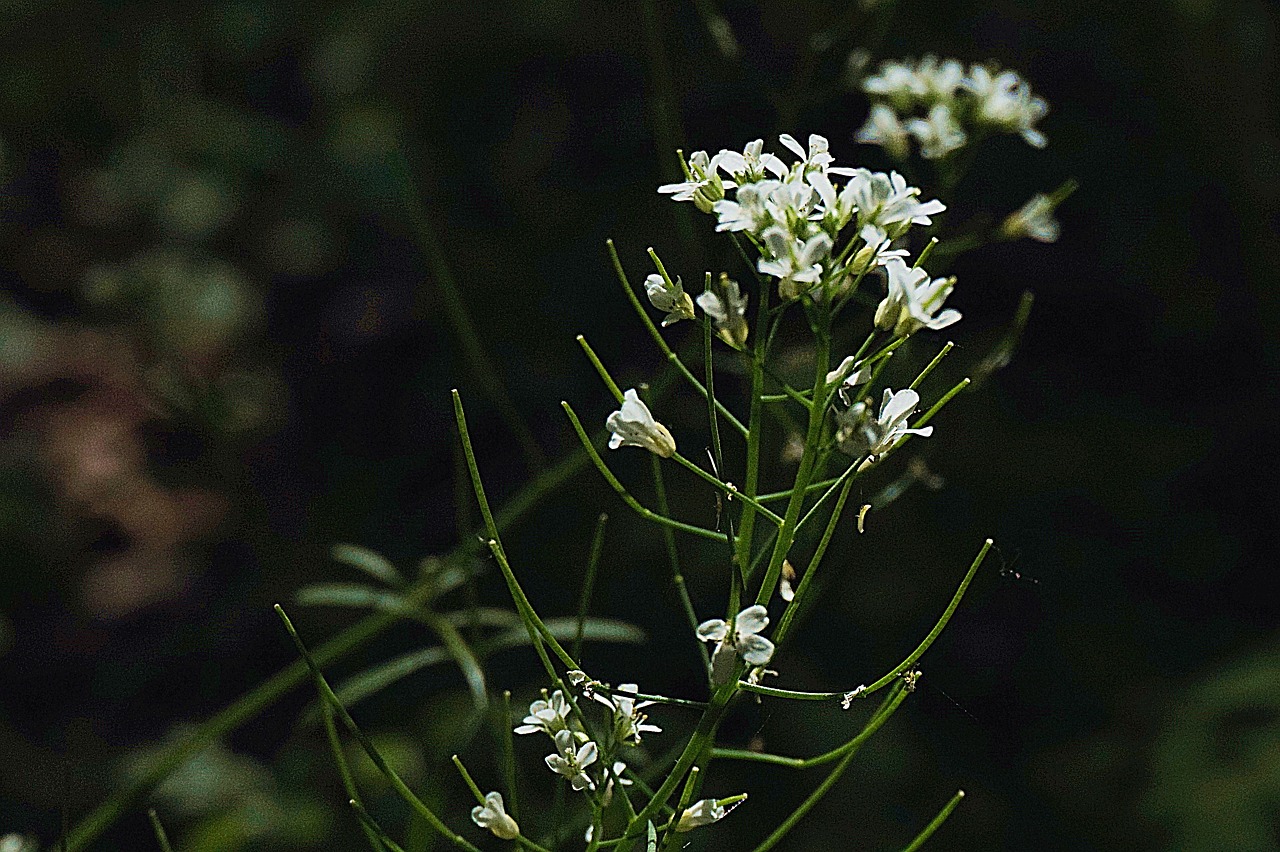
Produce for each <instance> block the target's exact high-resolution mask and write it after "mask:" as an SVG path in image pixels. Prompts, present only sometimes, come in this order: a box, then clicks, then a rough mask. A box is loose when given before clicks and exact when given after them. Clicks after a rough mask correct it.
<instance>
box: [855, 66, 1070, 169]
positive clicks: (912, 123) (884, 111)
mask: <svg viewBox="0 0 1280 852" xmlns="http://www.w3.org/2000/svg"><path fill="white" fill-rule="evenodd" d="M862 90H863V91H864V92H865V93H866V94H867V96H868V97H870V98H871V114H870V115H869V116H868V118H867V122H866V124H864V125H863V126H862V129H861V130H859V131H858V133H857V136H856V137H855V138H856V139H857V140H858V141H859V142H864V143H866V144H869V145H880V146H882V147H883V148H884V149H885V150H886V151H888V152H889V154H890V155H891V156H892V157H894V158H895V159H898V160H905V159H906V157H907V155H908V153H909V152H910V148H911V140H912V139H915V141H916V143H917V144H918V145H919V147H920V156H922V157H924V158H925V159H939V158H942V157H945V156H947V155H948V154H950V153H951V152H952V151H955V150H957V149H959V148H961V147H963V146H964V145H965V143H966V142H967V141H969V139H970V138H971V137H972V136H976V135H980V134H985V133H993V132H994V133H1017V134H1019V135H1021V136H1022V138H1023V139H1025V140H1026V141H1027V144H1029V145H1032V146H1034V147H1036V148H1043V147H1044V146H1045V144H1046V142H1047V140H1046V139H1045V136H1044V134H1043V133H1041V132H1040V131H1039V130H1037V129H1036V126H1035V125H1036V122H1038V121H1039V120H1040V119H1041V118H1043V117H1044V115H1045V113H1047V112H1048V111H1049V105H1048V103H1046V102H1045V100H1044V99H1043V98H1041V97H1038V96H1036V95H1033V94H1032V93H1031V87H1030V86H1028V85H1027V82H1026V81H1025V80H1023V79H1022V77H1021V76H1019V75H1018V73H1017V72H1015V71H1001V70H999V69H998V68H996V67H995V66H993V65H981V64H974V65H970V66H969V67H968V68H965V66H964V65H962V64H961V63H960V62H959V60H956V59H945V60H939V59H938V58H937V57H936V56H925V57H924V58H922V59H921V60H919V61H918V62H912V61H911V60H905V61H901V62H895V61H890V62H885V63H884V64H882V65H881V66H880V70H879V72H878V73H876V74H874V75H872V76H870V77H867V78H866V79H864V80H863V81H862Z"/></svg>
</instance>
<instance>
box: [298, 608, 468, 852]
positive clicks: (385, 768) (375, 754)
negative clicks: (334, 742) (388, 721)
mask: <svg viewBox="0 0 1280 852" xmlns="http://www.w3.org/2000/svg"><path fill="white" fill-rule="evenodd" d="M275 611H276V615H278V616H280V620H281V621H282V622H283V623H284V627H285V630H286V631H288V633H289V638H290V639H292V640H293V643H294V645H296V646H297V648H298V653H299V654H300V655H301V656H302V659H303V661H304V662H305V663H306V666H307V668H308V669H309V670H310V671H311V676H312V677H313V678H314V679H315V682H316V688H317V689H318V690H319V691H320V696H321V697H322V698H323V699H324V700H326V701H328V702H329V703H330V706H332V707H333V710H334V712H335V713H337V714H338V718H340V719H341V720H342V723H343V724H344V725H346V726H347V730H348V731H350V732H351V735H352V736H353V737H355V738H356V742H358V743H360V747H361V748H363V749H364V751H365V754H367V755H369V759H370V760H372V761H373V765H374V766H376V767H378V770H379V771H380V772H382V774H383V775H385V776H386V778H387V780H388V781H390V782H391V786H392V787H393V788H394V789H395V791H396V792H397V793H399V794H400V797H401V798H402V799H404V800H405V802H407V803H408V805H409V806H410V807H411V808H412V809H413V810H414V812H415V813H416V814H417V815H418V816H420V817H422V818H423V819H425V820H426V821H427V822H428V823H429V824H430V825H431V827H432V828H434V829H435V830H436V832H437V833H439V834H440V835H441V836H442V837H444V838H445V839H446V840H448V841H449V842H450V843H452V844H453V845H455V846H457V847H459V848H460V849H466V850H468V852H480V849H479V848H478V847H477V846H476V845H475V844H474V843H472V842H471V841H469V840H467V839H466V838H465V837H463V836H462V835H460V834H458V833H457V832H455V831H453V830H452V829H451V828H449V826H447V825H445V823H444V822H443V821H442V820H441V819H440V818H439V817H438V816H436V814H435V812H434V811H432V810H431V808H429V807H427V805H426V803H425V802H423V801H422V800H421V799H419V798H418V796H417V795H416V794H415V793H414V792H413V791H412V790H411V789H409V786H408V785H407V784H405V783H404V780H403V779H401V777H400V775H399V773H397V772H396V771H395V770H394V769H392V768H391V766H390V765H389V764H388V763H387V761H386V760H385V759H384V758H383V756H382V753H381V752H379V751H378V748H377V746H375V745H374V744H373V741H372V740H370V739H369V737H368V736H367V735H366V734H365V733H364V731H362V730H360V726H359V725H357V724H356V720H355V719H353V718H351V714H350V713H348V712H347V709H346V708H345V707H343V706H342V702H341V701H339V700H338V696H337V695H335V694H334V692H333V689H332V688H330V686H329V682H328V681H326V680H325V678H324V674H323V673H322V672H321V671H320V666H319V664H317V662H316V661H315V659H313V658H312V656H311V654H310V652H309V651H307V647H306V645H304V644H303V642H302V637H300V636H299V635H298V631H297V630H295V629H294V626H293V622H291V621H290V620H289V616H287V615H285V612H284V609H283V608H282V607H281V606H280V605H279V604H276V606H275Z"/></svg>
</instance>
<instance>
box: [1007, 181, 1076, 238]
mask: <svg viewBox="0 0 1280 852" xmlns="http://www.w3.org/2000/svg"><path fill="white" fill-rule="evenodd" d="M1053 208H1054V203H1053V200H1052V199H1051V198H1049V196H1047V195H1045V194H1043V193H1039V192H1037V193H1036V194H1035V195H1033V196H1031V200H1029V201H1028V202H1027V203H1026V204H1024V205H1022V207H1020V208H1019V209H1018V210H1016V211H1014V212H1013V213H1010V214H1009V218H1007V219H1005V220H1004V224H1003V225H1001V226H1000V233H1001V234H1002V235H1003V236H1004V237H1005V238H1006V239H1010V240H1016V239H1018V238H1019V237H1030V238H1031V239H1033V240H1037V241H1039V242H1042V243H1052V242H1054V241H1056V240H1057V239H1058V235H1059V234H1060V233H1061V232H1062V227H1061V226H1060V225H1059V224H1058V220H1057V219H1055V218H1053Z"/></svg>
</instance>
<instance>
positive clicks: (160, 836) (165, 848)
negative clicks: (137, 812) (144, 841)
mask: <svg viewBox="0 0 1280 852" xmlns="http://www.w3.org/2000/svg"><path fill="white" fill-rule="evenodd" d="M147 819H149V820H151V830H152V832H154V833H155V836H156V843H158V844H159V845H160V852H173V846H172V845H171V844H170V843H169V834H168V832H166V831H165V830H164V825H163V824H162V823H161V822H160V815H159V814H157V813H156V809H155V808H152V809H151V810H149V811H147Z"/></svg>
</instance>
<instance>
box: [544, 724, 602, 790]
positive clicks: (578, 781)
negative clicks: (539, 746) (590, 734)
mask: <svg viewBox="0 0 1280 852" xmlns="http://www.w3.org/2000/svg"><path fill="white" fill-rule="evenodd" d="M555 740H556V753H555V754H549V755H547V756H546V758H545V759H546V761H547V767H548V768H549V769H550V770H551V771H552V772H554V773H556V774H557V775H563V776H564V777H565V778H568V779H569V785H570V786H571V787H573V789H575V790H585V789H587V788H593V789H594V787H595V782H593V781H592V780H591V779H590V778H589V777H588V776H587V773H586V769H587V767H588V766H590V765H591V764H593V763H595V762H596V759H597V758H598V757H599V756H600V749H599V748H598V747H597V746H596V744H595V743H594V742H592V741H591V740H587V742H585V743H583V744H582V745H580V746H579V745H578V744H577V740H576V739H575V738H574V736H573V734H572V733H571V732H569V731H560V732H558V733H557V734H556V736H555Z"/></svg>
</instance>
